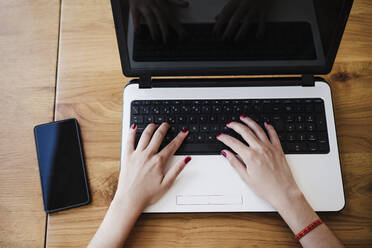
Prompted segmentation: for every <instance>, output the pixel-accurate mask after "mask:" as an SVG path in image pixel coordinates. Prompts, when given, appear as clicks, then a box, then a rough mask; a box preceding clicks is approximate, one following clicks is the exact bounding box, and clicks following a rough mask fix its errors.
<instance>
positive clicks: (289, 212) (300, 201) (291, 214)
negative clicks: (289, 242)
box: [274, 188, 319, 234]
mask: <svg viewBox="0 0 372 248" xmlns="http://www.w3.org/2000/svg"><path fill="white" fill-rule="evenodd" d="M274 207H275V208H276V209H277V210H278V213H279V214H280V216H281V217H282V218H283V219H284V221H285V222H286V223H287V224H288V226H289V227H290V228H291V229H292V231H293V233H295V234H297V233H298V232H300V231H301V230H302V229H303V228H304V227H306V226H307V225H309V224H310V223H311V222H313V221H314V220H316V219H318V218H319V216H318V215H317V214H316V213H315V211H314V210H313V209H312V207H311V206H310V204H309V203H308V202H307V200H306V198H305V196H304V195H303V193H302V192H301V191H300V190H299V189H298V188H297V189H293V190H291V191H288V192H287V193H286V194H285V195H284V196H283V197H282V198H281V199H280V201H278V202H277V203H276V205H275V206H274Z"/></svg>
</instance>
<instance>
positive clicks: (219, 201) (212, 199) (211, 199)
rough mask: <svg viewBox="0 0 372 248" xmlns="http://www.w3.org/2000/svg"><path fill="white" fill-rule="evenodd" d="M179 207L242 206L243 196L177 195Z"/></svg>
mask: <svg viewBox="0 0 372 248" xmlns="http://www.w3.org/2000/svg"><path fill="white" fill-rule="evenodd" d="M176 202H177V205H242V204H243V197H242V195H177V196H176Z"/></svg>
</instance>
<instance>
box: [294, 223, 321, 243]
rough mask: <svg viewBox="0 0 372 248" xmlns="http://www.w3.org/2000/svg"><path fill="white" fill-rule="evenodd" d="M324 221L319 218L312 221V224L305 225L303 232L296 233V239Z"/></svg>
mask: <svg viewBox="0 0 372 248" xmlns="http://www.w3.org/2000/svg"><path fill="white" fill-rule="evenodd" d="M322 223H323V221H322V220H321V219H317V220H316V221H314V222H312V223H311V224H310V225H308V226H307V227H305V228H304V229H303V230H302V231H301V232H299V233H298V234H297V235H296V239H297V240H300V239H301V238H302V237H303V236H305V235H306V234H308V233H309V232H311V230H313V229H315V228H316V227H317V226H319V225H320V224H322Z"/></svg>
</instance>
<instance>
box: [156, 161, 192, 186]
mask: <svg viewBox="0 0 372 248" xmlns="http://www.w3.org/2000/svg"><path fill="white" fill-rule="evenodd" d="M190 160H191V157H189V156H187V157H186V158H184V159H181V160H180V161H178V162H177V163H176V164H175V165H173V166H172V167H170V169H169V170H168V172H167V173H166V174H165V176H164V178H163V181H162V182H161V184H162V185H163V187H164V188H165V189H169V188H170V186H172V184H173V182H174V181H175V180H176V178H177V176H178V175H179V174H180V173H181V171H182V170H183V168H185V166H186V164H187V163H189V162H190Z"/></svg>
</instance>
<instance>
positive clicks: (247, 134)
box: [226, 122, 260, 147]
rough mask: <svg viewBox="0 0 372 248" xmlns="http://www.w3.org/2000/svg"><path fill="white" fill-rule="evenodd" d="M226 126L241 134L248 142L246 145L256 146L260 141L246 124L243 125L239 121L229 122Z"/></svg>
mask: <svg viewBox="0 0 372 248" xmlns="http://www.w3.org/2000/svg"><path fill="white" fill-rule="evenodd" d="M226 126H227V127H228V128H231V129H233V130H234V131H235V132H237V133H238V134H239V135H240V136H242V137H243V139H244V140H245V141H246V142H247V143H248V145H250V146H252V147H257V146H258V145H259V143H260V142H259V140H258V138H257V136H256V135H255V134H254V133H253V131H252V130H251V129H250V128H249V127H247V126H246V125H243V124H242V123H239V122H229V123H227V124H226Z"/></svg>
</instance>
